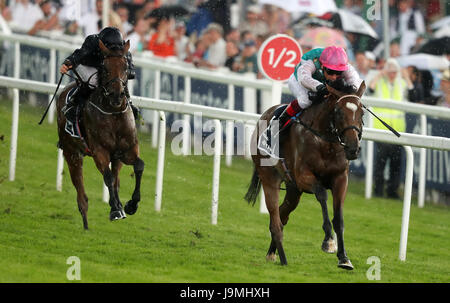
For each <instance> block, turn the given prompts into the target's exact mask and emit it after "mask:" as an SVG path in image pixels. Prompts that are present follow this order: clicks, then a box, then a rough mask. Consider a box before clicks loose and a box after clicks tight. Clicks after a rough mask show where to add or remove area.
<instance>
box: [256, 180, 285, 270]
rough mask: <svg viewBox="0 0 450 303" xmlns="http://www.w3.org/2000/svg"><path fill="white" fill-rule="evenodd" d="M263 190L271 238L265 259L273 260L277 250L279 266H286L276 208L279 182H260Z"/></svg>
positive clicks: (279, 221)
mask: <svg viewBox="0 0 450 303" xmlns="http://www.w3.org/2000/svg"><path fill="white" fill-rule="evenodd" d="M262 184H263V188H264V195H265V198H266V206H267V210H268V211H269V214H270V225H269V230H270V234H271V236H272V240H271V243H270V247H269V251H268V252H267V256H266V259H267V260H274V259H275V251H276V250H278V255H279V256H280V262H281V265H287V260H286V255H285V253H284V248H283V224H282V223H281V219H280V210H279V206H278V199H279V193H280V189H279V185H280V182H267V181H266V182H264V181H262Z"/></svg>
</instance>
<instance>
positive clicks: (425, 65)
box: [395, 54, 450, 70]
mask: <svg viewBox="0 0 450 303" xmlns="http://www.w3.org/2000/svg"><path fill="white" fill-rule="evenodd" d="M395 59H397V62H398V64H400V66H401V67H407V66H409V65H413V66H415V67H417V68H418V69H439V70H442V69H446V68H448V67H449V66H450V62H449V61H448V60H447V58H446V57H444V56H434V55H430V54H413V55H407V56H402V57H397V58H395Z"/></svg>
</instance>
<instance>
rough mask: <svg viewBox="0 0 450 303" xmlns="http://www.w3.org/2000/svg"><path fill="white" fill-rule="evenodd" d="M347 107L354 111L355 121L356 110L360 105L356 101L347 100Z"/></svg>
mask: <svg viewBox="0 0 450 303" xmlns="http://www.w3.org/2000/svg"><path fill="white" fill-rule="evenodd" d="M345 107H347V108H348V109H350V110H351V111H352V112H353V121H355V115H356V111H357V110H358V105H356V104H355V103H351V102H347V103H346V104H345Z"/></svg>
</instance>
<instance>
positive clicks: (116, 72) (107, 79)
mask: <svg viewBox="0 0 450 303" xmlns="http://www.w3.org/2000/svg"><path fill="white" fill-rule="evenodd" d="M99 47H100V50H101V52H102V54H103V62H102V64H101V67H100V70H99V87H100V88H101V89H102V93H103V96H104V98H105V99H106V100H107V102H108V103H109V105H110V106H111V107H113V108H114V109H119V108H121V107H122V105H123V103H124V102H126V94H125V87H126V85H127V81H128V72H127V71H128V61H127V58H126V55H127V53H128V49H129V48H130V41H129V40H128V41H127V42H126V43H125V45H124V47H123V49H115V50H110V49H108V48H107V47H106V46H105V45H104V44H103V42H102V41H101V40H99Z"/></svg>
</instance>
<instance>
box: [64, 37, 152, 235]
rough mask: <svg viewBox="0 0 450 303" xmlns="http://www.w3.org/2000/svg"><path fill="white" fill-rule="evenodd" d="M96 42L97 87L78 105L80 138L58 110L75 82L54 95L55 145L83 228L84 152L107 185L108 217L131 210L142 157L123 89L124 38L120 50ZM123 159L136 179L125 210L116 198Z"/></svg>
mask: <svg viewBox="0 0 450 303" xmlns="http://www.w3.org/2000/svg"><path fill="white" fill-rule="evenodd" d="M99 46H100V50H101V52H102V54H103V61H102V63H101V66H100V68H99V69H98V77H97V78H98V87H97V88H95V89H94V90H93V92H92V94H91V95H90V97H89V99H88V100H87V101H86V103H85V105H84V106H83V108H82V109H81V111H80V118H81V120H82V123H80V132H81V134H82V135H83V136H82V138H75V137H72V136H71V135H70V134H68V133H67V132H66V131H65V124H66V118H65V116H64V114H63V113H62V111H61V108H62V107H63V106H64V104H65V102H66V101H65V100H66V96H67V94H68V93H69V91H70V90H72V89H73V88H75V87H76V83H71V84H69V85H68V86H67V87H66V88H65V89H64V91H62V93H61V94H60V96H59V97H58V101H57V110H58V136H59V142H58V145H59V147H60V148H62V149H63V154H64V158H65V160H66V162H67V165H68V167H69V171H70V177H71V179H72V183H73V185H74V186H75V188H76V191H77V202H78V209H79V211H80V213H81V217H82V219H83V227H84V228H85V229H88V219H87V211H88V197H87V195H86V193H85V189H84V183H83V157H84V156H85V155H88V156H91V157H92V158H93V159H94V162H95V165H96V167H97V169H98V170H99V171H100V173H101V174H102V175H103V180H104V183H105V185H106V186H107V187H108V191H109V197H110V198H109V205H110V206H111V211H110V215H109V218H110V220H111V221H113V220H119V219H123V218H126V215H125V213H126V214H128V215H132V214H134V213H135V212H136V210H137V207H138V202H139V201H140V186H141V178H142V173H143V171H144V162H143V161H142V160H141V159H140V158H139V144H138V139H137V131H136V125H135V120H134V116H133V113H132V110H131V106H130V104H129V101H128V100H127V97H126V94H125V91H124V88H125V86H126V85H127V81H128V79H127V64H128V63H127V59H126V57H125V55H126V54H127V52H128V49H129V47H130V42H129V41H127V43H125V46H124V49H123V50H109V49H108V48H106V46H105V45H104V44H103V43H102V41H99ZM80 81H81V80H80ZM88 82H89V80H88ZM82 85H87V84H86V83H84V84H82ZM110 164H111V168H110ZM123 164H127V165H133V170H134V176H135V181H136V184H135V188H134V192H133V195H132V198H131V200H130V201H128V203H127V204H126V205H125V213H124V209H123V207H122V203H121V202H120V199H119V171H120V169H121V167H122V165H123Z"/></svg>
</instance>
